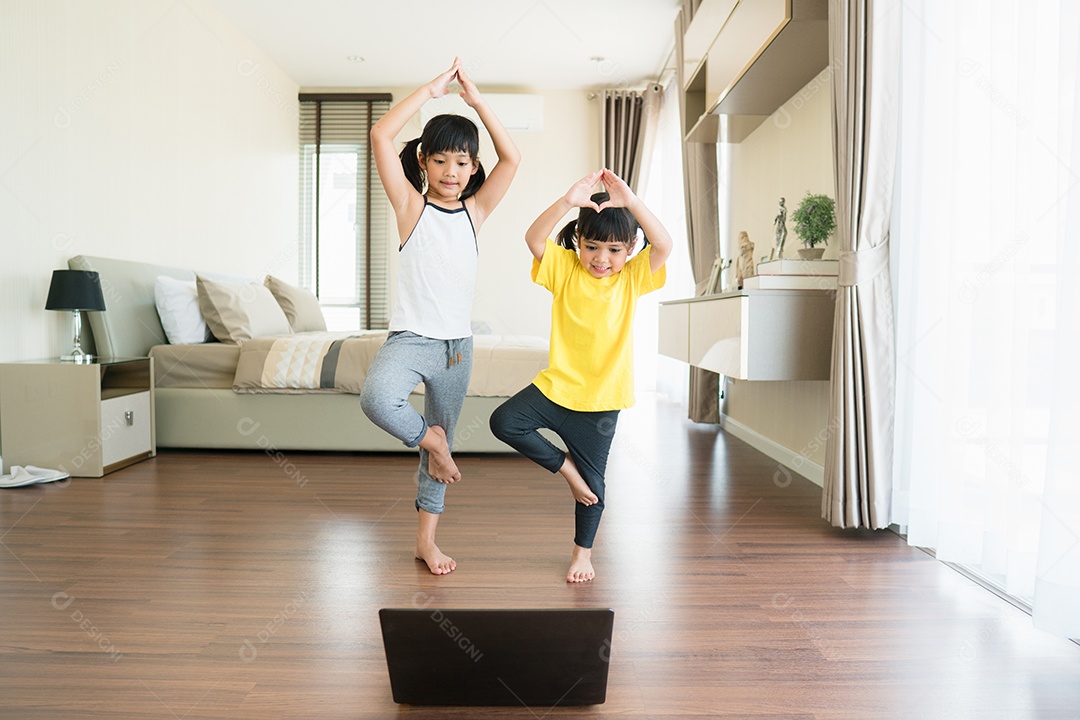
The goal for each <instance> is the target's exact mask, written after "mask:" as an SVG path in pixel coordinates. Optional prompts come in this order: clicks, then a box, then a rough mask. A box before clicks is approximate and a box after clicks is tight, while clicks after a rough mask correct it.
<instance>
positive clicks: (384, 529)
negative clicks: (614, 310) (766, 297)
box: [0, 397, 1080, 720]
mask: <svg viewBox="0 0 1080 720" xmlns="http://www.w3.org/2000/svg"><path fill="white" fill-rule="evenodd" d="M458 463H459V465H460V467H461V469H462V473H463V476H464V480H463V481H462V482H461V483H460V484H458V485H456V486H454V487H452V488H451V489H450V492H449V496H448V511H447V514H446V515H445V516H444V517H443V519H442V527H441V528H440V536H439V537H440V544H441V546H442V547H443V549H444V550H445V551H447V552H448V553H450V554H452V555H453V556H454V557H455V558H456V559H457V561H458V569H457V571H456V572H454V573H453V574H451V575H449V576H446V577H434V576H431V575H430V574H428V572H427V571H426V569H425V568H424V566H423V565H422V564H420V563H418V562H416V561H415V560H414V559H413V555H412V551H413V538H414V533H415V523H416V517H415V511H414V510H413V506H412V499H413V480H412V479H411V474H412V471H413V468H414V466H415V457H414V456H412V455H362V454H349V453H334V454H318V453H285V454H283V455H282V456H280V457H272V456H268V455H266V454H263V453H250V452H249V453H241V452H191V451H168V450H163V451H162V452H161V454H160V455H159V456H158V457H157V458H155V459H152V460H149V461H146V462H143V463H140V464H138V465H135V466H132V467H130V468H126V469H124V470H121V471H118V472H116V473H113V474H112V475H108V476H106V477H105V478H103V479H100V480H95V479H75V480H72V481H70V482H67V483H62V484H54V485H47V486H39V487H31V488H23V489H12V490H0V717H3V718H19V719H23V718H27V719H33V718H65V719H67V718H166V719H168V718H187V719H196V718H258V719H267V718H397V717H408V718H427V717H432V718H434V717H453V718H546V717H580V718H588V717H620V718H652V719H655V720H660V719H662V718H703V717H723V718H756V719H759V720H765V719H772V720H779V719H780V718H784V719H785V720H807V719H810V718H814V719H815V720H866V719H868V718H872V719H881V720H897V719H900V718H911V719H913V720H916V719H917V720H928V719H936V718H942V719H944V718H988V719H991V718H1000V719H1001V720H1018V719H1024V720H1026V719H1035V718H1061V719H1063V720H1064V719H1066V718H1067V719H1070V720H1075V718H1078V717H1080V647H1078V646H1077V645H1075V644H1073V643H1070V642H1068V641H1067V640H1064V639H1060V638H1055V637H1052V636H1049V635H1047V634H1045V633H1042V632H1040V631H1037V630H1034V629H1032V627H1031V622H1030V618H1029V617H1028V616H1027V615H1025V614H1024V613H1023V612H1021V611H1020V610H1017V609H1016V608H1014V607H1012V606H1011V605H1009V604H1008V603H1006V602H1005V601H1003V600H1001V599H1000V598H998V597H996V596H994V595H993V594H991V593H990V592H988V591H986V590H984V589H982V588H980V587H978V586H976V585H975V584H973V583H972V582H971V581H970V580H968V579H966V578H964V577H962V576H961V575H959V574H958V573H956V572H954V571H953V570H951V569H949V568H948V567H946V566H944V565H942V564H941V563H939V562H937V561H936V560H934V559H933V558H931V557H929V556H928V555H927V554H926V553H924V552H922V551H920V550H918V549H914V548H910V547H908V546H907V545H906V544H905V543H904V541H903V540H902V539H901V538H899V537H898V536H897V535H895V534H893V533H891V532H887V531H885V532H852V531H840V530H836V529H833V528H831V527H829V526H828V525H827V524H826V523H825V522H824V521H822V520H821V518H820V509H819V502H820V491H819V489H818V488H817V487H816V486H815V485H813V484H812V483H810V482H809V481H807V480H805V479H804V478H801V477H799V476H797V475H791V474H788V473H787V472H785V471H783V470H780V469H779V468H778V466H777V465H776V463H774V462H773V461H771V460H769V459H768V458H767V457H765V456H764V455H762V454H760V453H758V452H757V451H755V450H753V449H752V448H750V447H749V446H747V445H745V444H744V443H742V442H740V441H738V440H736V439H734V438H732V437H730V436H728V435H725V434H724V433H723V432H722V431H720V430H718V429H716V428H714V427H712V426H700V425H694V424H692V423H689V422H688V421H686V420H685V419H684V413H683V411H682V410H681V409H680V408H678V407H674V406H672V405H670V404H668V403H666V402H664V401H657V400H654V399H652V398H648V397H646V398H643V399H642V400H641V402H640V403H639V405H638V406H637V407H636V408H634V409H632V410H629V411H627V412H624V413H623V416H622V419H621V421H620V427H619V430H618V433H617V435H616V438H615V442H614V449H613V459H612V462H611V465H610V468H609V473H608V500H607V502H608V509H607V512H606V514H605V517H604V521H603V523H602V525H601V528H600V534H599V537H598V540H597V544H596V548H595V550H594V563H595V566H596V570H597V573H598V577H597V579H596V580H595V581H593V582H592V583H590V584H587V585H583V586H571V585H568V584H567V583H566V582H565V581H564V575H565V571H566V566H567V562H568V559H569V554H570V549H571V537H572V532H573V525H572V523H573V519H572V499H571V497H570V494H569V491H568V489H567V488H566V486H565V484H564V483H563V482H562V481H561V480H560V479H559V478H558V477H557V476H552V475H549V474H547V473H546V472H544V471H543V470H540V469H539V468H537V467H535V466H533V465H532V464H531V463H529V462H528V461H526V460H524V459H522V458H519V457H517V456H514V455H505V456H462V457H460V458H459V459H458ZM429 606H430V607H458V608H463V607H478V608H522V607H550V608H573V607H612V608H614V609H615V613H616V614H615V633H614V640H613V648H612V656H611V665H610V673H609V687H608V698H607V702H606V703H605V704H603V705H599V706H592V707H585V708H559V707H555V708H547V707H542V708H538V707H533V708H524V707H522V708H458V709H449V708H425V707H415V706H401V705H395V704H394V702H393V700H392V698H391V695H390V686H389V680H388V677H387V671H386V664H385V660H384V656H383V649H382V641H381V636H380V633H379V627H378V619H377V611H378V609H379V608H381V607H429Z"/></svg>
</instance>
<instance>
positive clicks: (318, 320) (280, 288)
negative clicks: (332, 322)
mask: <svg viewBox="0 0 1080 720" xmlns="http://www.w3.org/2000/svg"><path fill="white" fill-rule="evenodd" d="M266 287H268V288H270V292H272V293H273V294H274V297H275V298H277V302H278V305H280V306H281V309H282V311H284V313H285V317H286V318H288V320H289V325H290V326H291V327H292V330H293V332H308V331H310V330H319V331H322V332H325V331H326V318H324V317H323V314H322V308H321V307H320V306H319V299H318V298H317V297H315V294H314V293H312V292H311V291H310V290H308V289H307V288H302V287H297V286H296V285H290V284H289V283H287V282H285V281H284V280H280V279H278V278H276V277H274V276H273V275H267V276H266Z"/></svg>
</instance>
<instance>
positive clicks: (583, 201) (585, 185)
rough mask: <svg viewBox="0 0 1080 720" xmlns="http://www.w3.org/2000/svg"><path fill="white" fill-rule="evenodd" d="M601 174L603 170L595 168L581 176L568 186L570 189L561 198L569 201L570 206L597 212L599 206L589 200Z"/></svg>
mask: <svg viewBox="0 0 1080 720" xmlns="http://www.w3.org/2000/svg"><path fill="white" fill-rule="evenodd" d="M603 174H604V171H603V170H597V171H596V172H594V173H590V174H588V175H586V176H585V177H583V178H581V179H580V180H578V181H577V182H576V183H574V184H573V185H571V186H570V189H569V190H567V191H566V194H565V195H563V200H565V201H566V202H568V203H570V205H571V206H572V207H587V208H592V209H593V210H596V211H597V212H599V211H600V207H599V206H598V205H597V204H596V203H594V202H593V201H592V200H591V197H592V194H593V192H595V190H594V188H595V187H596V183H597V182H599V180H600V176H601V175H603Z"/></svg>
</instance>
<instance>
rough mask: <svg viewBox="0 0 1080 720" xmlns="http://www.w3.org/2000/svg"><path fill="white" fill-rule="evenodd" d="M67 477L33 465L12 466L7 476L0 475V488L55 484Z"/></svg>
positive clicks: (57, 471)
mask: <svg viewBox="0 0 1080 720" xmlns="http://www.w3.org/2000/svg"><path fill="white" fill-rule="evenodd" d="M66 477H69V476H68V474H67V473H66V472H62V471H60V470H49V469H48V468H39V467H35V466H33V465H27V466H26V467H23V466H22V465H12V466H11V473H10V474H9V475H0V488H13V487H23V486H24V485H38V484H40V483H49V482H55V481H57V480H63V479H64V478H66Z"/></svg>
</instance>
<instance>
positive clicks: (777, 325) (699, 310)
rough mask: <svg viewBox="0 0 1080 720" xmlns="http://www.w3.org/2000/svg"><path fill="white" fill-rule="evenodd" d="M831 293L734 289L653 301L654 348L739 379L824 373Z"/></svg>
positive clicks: (797, 377)
mask: <svg viewBox="0 0 1080 720" xmlns="http://www.w3.org/2000/svg"><path fill="white" fill-rule="evenodd" d="M835 298H836V294H835V292H832V291H827V290H741V291H738V292H731V293H725V294H722V295H708V296H704V297H699V298H690V299H687V300H672V301H670V302H664V303H660V315H659V316H660V329H659V350H660V354H662V355H666V356H668V357H672V358H675V359H676V360H682V361H683V362H687V363H689V364H691V365H694V366H696V367H700V368H704V369H706V370H711V371H712V372H716V373H720V374H722V375H727V376H729V377H733V378H738V379H741V380H828V379H829V372H830V365H831V359H832V327H833V314H834V311H835V307H836V299H835Z"/></svg>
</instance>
